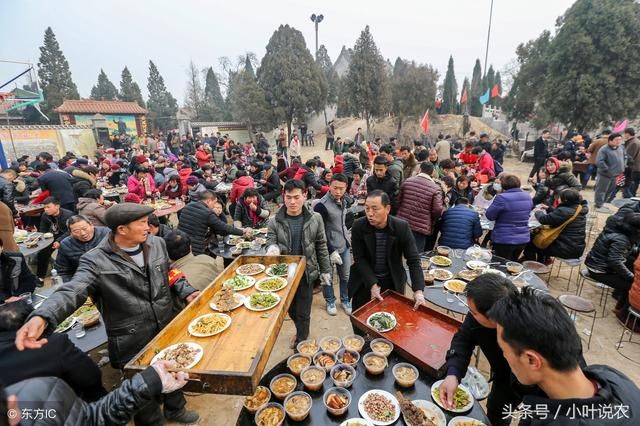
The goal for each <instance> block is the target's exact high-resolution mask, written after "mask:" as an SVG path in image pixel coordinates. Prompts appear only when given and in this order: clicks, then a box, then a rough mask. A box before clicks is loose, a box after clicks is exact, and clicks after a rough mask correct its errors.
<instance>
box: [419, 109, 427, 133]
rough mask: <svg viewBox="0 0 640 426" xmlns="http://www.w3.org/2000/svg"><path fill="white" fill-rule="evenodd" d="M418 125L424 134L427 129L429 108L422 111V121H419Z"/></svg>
mask: <svg viewBox="0 0 640 426" xmlns="http://www.w3.org/2000/svg"><path fill="white" fill-rule="evenodd" d="M420 127H422V130H423V131H424V134H425V135H426V134H427V131H428V130H429V110H427V112H425V113H424V117H423V118H422V123H420Z"/></svg>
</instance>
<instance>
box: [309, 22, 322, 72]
mask: <svg viewBox="0 0 640 426" xmlns="http://www.w3.org/2000/svg"><path fill="white" fill-rule="evenodd" d="M323 19H324V15H316V14H315V13H314V14H313V15H311V22H313V23H315V24H316V61H317V60H318V24H319V23H320V22H322V20H323Z"/></svg>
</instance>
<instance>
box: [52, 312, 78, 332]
mask: <svg viewBox="0 0 640 426" xmlns="http://www.w3.org/2000/svg"><path fill="white" fill-rule="evenodd" d="M73 320H75V317H74V316H73V315H72V316H70V317H69V318H67V319H66V320H64V321H62V322H61V323H60V324H58V326H57V327H56V330H55V331H56V333H62V332H64V331H65V330H66V329H68V328H69V326H70V325H71V323H72V322H73Z"/></svg>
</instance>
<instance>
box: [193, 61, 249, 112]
mask: <svg viewBox="0 0 640 426" xmlns="http://www.w3.org/2000/svg"><path fill="white" fill-rule="evenodd" d="M251 75H253V74H251ZM224 110H225V102H224V99H222V94H221V93H220V84H218V78H217V77H216V73H214V72H213V68H211V67H209V69H207V75H206V77H205V85H204V113H203V119H204V120H208V121H223V120H224V115H225V111H224Z"/></svg>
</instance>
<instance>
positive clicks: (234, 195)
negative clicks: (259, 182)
mask: <svg viewBox="0 0 640 426" xmlns="http://www.w3.org/2000/svg"><path fill="white" fill-rule="evenodd" d="M247 188H255V182H254V181H253V178H252V177H251V176H249V175H248V174H247V172H246V171H245V170H240V171H238V174H236V180H234V181H233V184H232V186H231V194H229V202H231V204H235V203H236V202H237V201H238V198H240V197H241V196H242V194H244V191H245V190H246V189H247Z"/></svg>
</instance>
